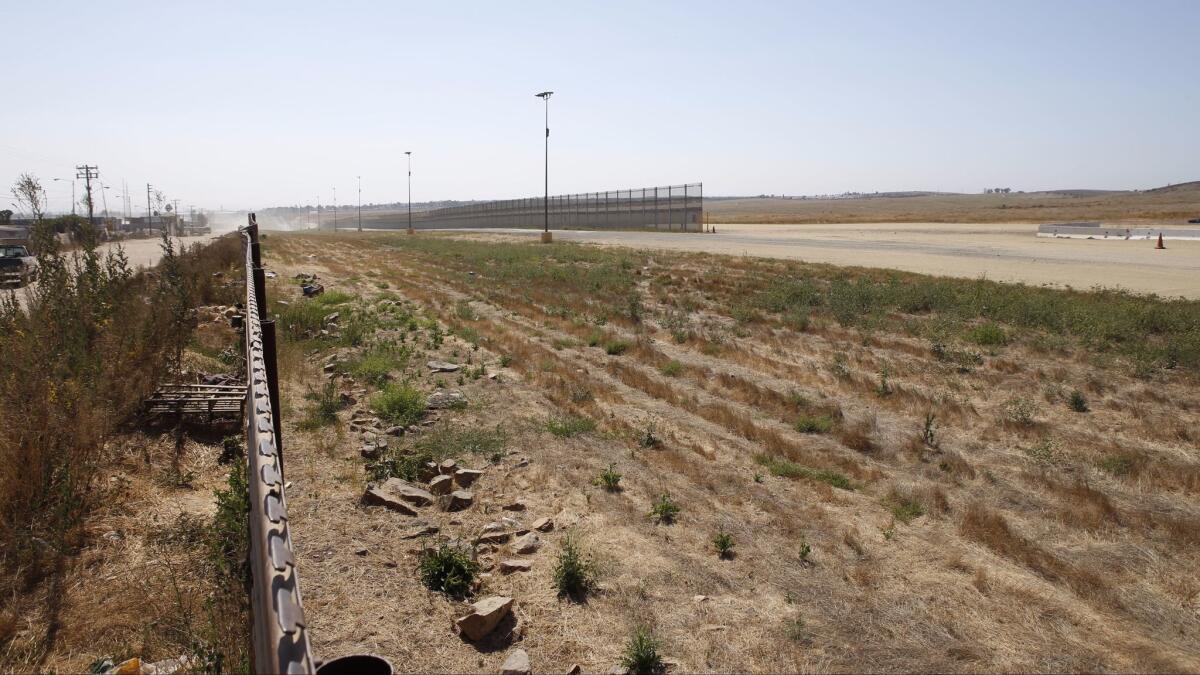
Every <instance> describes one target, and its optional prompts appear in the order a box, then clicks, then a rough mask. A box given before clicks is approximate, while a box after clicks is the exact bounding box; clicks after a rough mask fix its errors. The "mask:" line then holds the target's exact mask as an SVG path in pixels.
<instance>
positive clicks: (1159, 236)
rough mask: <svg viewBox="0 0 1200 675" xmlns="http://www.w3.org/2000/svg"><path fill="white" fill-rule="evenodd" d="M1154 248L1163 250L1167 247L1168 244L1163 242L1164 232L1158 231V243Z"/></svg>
mask: <svg viewBox="0 0 1200 675" xmlns="http://www.w3.org/2000/svg"><path fill="white" fill-rule="evenodd" d="M1154 248H1155V249H1157V250H1162V249H1165V248H1166V246H1163V243H1162V232H1159V233H1158V243H1157V244H1155V246H1154Z"/></svg>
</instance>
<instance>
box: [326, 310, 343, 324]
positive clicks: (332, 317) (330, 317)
mask: <svg viewBox="0 0 1200 675" xmlns="http://www.w3.org/2000/svg"><path fill="white" fill-rule="evenodd" d="M340 318H341V314H340V313H338V312H334V313H333V314H327V315H325V322H324V323H325V325H326V326H328V325H329V324H331V323H337V322H338V319H340Z"/></svg>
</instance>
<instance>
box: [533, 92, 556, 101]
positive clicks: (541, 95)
mask: <svg viewBox="0 0 1200 675" xmlns="http://www.w3.org/2000/svg"><path fill="white" fill-rule="evenodd" d="M553 93H554V92H552V91H543V92H542V93H540V94H534V96H536V97H538V98H540V99H543V100H544V99H548V98H550V94H553Z"/></svg>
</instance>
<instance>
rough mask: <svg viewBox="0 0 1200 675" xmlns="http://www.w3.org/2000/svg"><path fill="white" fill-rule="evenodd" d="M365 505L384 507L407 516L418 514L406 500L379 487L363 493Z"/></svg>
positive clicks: (368, 489)
mask: <svg viewBox="0 0 1200 675" xmlns="http://www.w3.org/2000/svg"><path fill="white" fill-rule="evenodd" d="M362 500H363V503H364V504H368V505H370V506H382V507H384V508H386V509H389V510H392V511H396V512H397V513H402V514H404V515H406V516H415V515H417V512H416V510H415V509H413V507H411V506H409V505H408V504H407V503H405V502H404V500H402V499H400V498H399V497H397V496H396V495H394V494H392V493H391V492H388V491H386V490H383V489H381V488H378V487H373V488H367V491H366V492H365V493H363V497H362Z"/></svg>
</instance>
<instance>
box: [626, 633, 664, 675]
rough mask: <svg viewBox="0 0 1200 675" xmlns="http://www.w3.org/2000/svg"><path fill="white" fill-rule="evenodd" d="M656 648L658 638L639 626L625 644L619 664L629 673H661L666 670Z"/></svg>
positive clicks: (648, 674)
mask: <svg viewBox="0 0 1200 675" xmlns="http://www.w3.org/2000/svg"><path fill="white" fill-rule="evenodd" d="M658 648H659V643H658V640H656V639H654V637H653V636H651V635H650V631H648V630H646V629H645V628H642V627H639V628H638V629H637V630H636V631H634V633H633V637H631V638H630V639H629V643H628V644H626V645H625V653H624V654H623V655H622V656H621V665H622V666H623V667H624V668H625V669H626V670H628V671H629V675H661V674H662V673H664V672H666V666H665V665H664V664H663V660H662V655H660V654H659V653H658Z"/></svg>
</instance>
